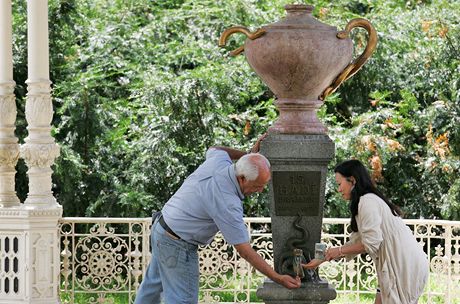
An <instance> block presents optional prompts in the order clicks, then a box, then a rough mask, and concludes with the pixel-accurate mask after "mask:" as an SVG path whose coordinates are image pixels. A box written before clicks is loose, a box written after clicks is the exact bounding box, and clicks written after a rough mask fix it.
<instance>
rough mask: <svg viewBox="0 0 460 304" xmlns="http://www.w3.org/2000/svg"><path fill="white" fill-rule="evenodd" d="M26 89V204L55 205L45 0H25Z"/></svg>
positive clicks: (55, 151)
mask: <svg viewBox="0 0 460 304" xmlns="http://www.w3.org/2000/svg"><path fill="white" fill-rule="evenodd" d="M27 41H28V80H27V85H28V87H27V88H28V93H27V101H26V120H27V123H28V127H27V130H28V131H29V134H28V136H27V138H26V139H25V140H24V141H25V144H24V145H22V146H21V157H22V158H24V159H25V161H26V164H27V167H28V168H29V170H28V171H27V174H28V176H29V193H28V196H27V199H26V201H25V202H24V203H25V205H27V206H29V207H53V206H58V203H57V202H56V199H55V198H54V196H53V193H52V192H51V185H52V184H51V174H52V170H51V166H52V165H53V163H54V160H55V159H56V157H58V156H59V146H58V145H56V143H55V141H54V138H53V137H51V134H50V131H51V126H50V124H51V120H52V118H53V105H52V102H51V88H50V85H51V82H50V80H49V50H48V47H49V46H48V1H47V0H28V1H27Z"/></svg>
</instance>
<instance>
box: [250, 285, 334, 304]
mask: <svg viewBox="0 0 460 304" xmlns="http://www.w3.org/2000/svg"><path fill="white" fill-rule="evenodd" d="M257 296H258V297H259V298H261V299H263V300H264V302H265V303H266V304H305V303H308V304H326V303H329V301H330V300H333V299H335V298H336V296H337V293H336V292H335V289H334V288H333V287H332V286H331V285H329V284H328V283H327V282H326V281H319V282H316V283H312V282H303V283H302V285H301V286H300V288H299V289H292V290H290V289H287V288H284V287H283V286H281V285H279V284H277V283H274V282H273V281H271V280H266V281H265V282H264V284H263V286H262V287H261V288H259V289H258V290H257Z"/></svg>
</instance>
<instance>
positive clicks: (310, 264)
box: [301, 259, 325, 269]
mask: <svg viewBox="0 0 460 304" xmlns="http://www.w3.org/2000/svg"><path fill="white" fill-rule="evenodd" d="M324 262H325V261H324V260H320V259H313V260H311V261H310V262H308V264H301V265H302V267H303V268H305V269H315V268H317V267H318V266H319V265H321V264H322V263H324Z"/></svg>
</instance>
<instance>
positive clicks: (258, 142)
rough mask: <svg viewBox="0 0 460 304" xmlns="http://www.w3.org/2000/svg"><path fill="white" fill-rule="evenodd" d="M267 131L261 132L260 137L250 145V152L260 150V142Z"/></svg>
mask: <svg viewBox="0 0 460 304" xmlns="http://www.w3.org/2000/svg"><path fill="white" fill-rule="evenodd" d="M267 135H268V134H267V133H264V134H262V136H261V137H259V139H258V140H257V141H256V143H255V144H254V146H252V148H251V150H250V151H251V153H258V152H259V150H260V143H261V142H262V141H263V140H264V139H265V138H266V137H267Z"/></svg>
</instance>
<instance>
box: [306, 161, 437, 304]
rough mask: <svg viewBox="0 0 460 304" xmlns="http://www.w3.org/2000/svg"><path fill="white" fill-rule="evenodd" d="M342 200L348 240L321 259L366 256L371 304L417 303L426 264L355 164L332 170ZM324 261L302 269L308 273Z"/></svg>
mask: <svg viewBox="0 0 460 304" xmlns="http://www.w3.org/2000/svg"><path fill="white" fill-rule="evenodd" d="M334 172H335V180H336V181H337V185H338V191H339V192H340V193H341V194H342V197H343V198H344V199H346V200H349V201H350V202H351V203H350V211H351V229H352V231H353V232H352V235H351V237H350V239H351V241H350V242H348V243H346V244H345V245H343V246H340V247H333V248H330V249H328V250H327V252H326V255H325V260H326V261H330V260H335V259H338V258H341V257H346V258H347V259H352V258H353V257H354V256H355V255H357V254H361V253H365V252H367V253H368V254H369V255H370V256H371V258H372V260H373V261H374V264H375V267H376V270H377V277H378V284H379V289H377V295H376V298H375V303H384V304H393V303H395V304H396V303H398V304H412V303H417V301H418V298H419V297H420V296H421V294H422V293H423V289H424V287H425V284H426V282H427V278H428V269H429V265H428V260H427V257H426V254H425V253H424V252H423V249H422V247H421V246H420V244H418V243H417V241H416V239H415V237H414V236H413V234H412V232H411V230H410V229H409V228H408V227H407V226H406V225H405V224H404V222H403V221H402V219H401V217H400V216H401V211H400V209H399V208H398V207H397V206H396V205H394V204H392V203H391V202H390V201H389V200H388V199H387V198H386V197H385V196H384V195H383V194H382V193H381V192H380V191H379V190H378V189H377V188H376V187H375V185H374V184H373V183H372V180H371V178H370V176H369V173H368V171H367V170H366V168H365V167H364V166H363V164H362V163H361V162H360V161H358V160H348V161H345V162H343V163H341V164H339V165H338V166H337V167H336V168H335V169H334ZM323 262H324V261H322V260H312V261H311V262H310V263H308V264H306V265H303V266H304V268H307V269H311V268H316V267H318V266H319V265H320V264H321V263H323Z"/></svg>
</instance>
